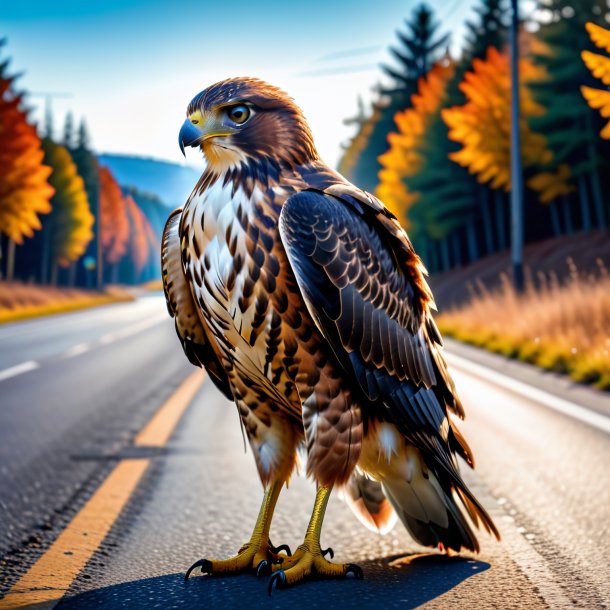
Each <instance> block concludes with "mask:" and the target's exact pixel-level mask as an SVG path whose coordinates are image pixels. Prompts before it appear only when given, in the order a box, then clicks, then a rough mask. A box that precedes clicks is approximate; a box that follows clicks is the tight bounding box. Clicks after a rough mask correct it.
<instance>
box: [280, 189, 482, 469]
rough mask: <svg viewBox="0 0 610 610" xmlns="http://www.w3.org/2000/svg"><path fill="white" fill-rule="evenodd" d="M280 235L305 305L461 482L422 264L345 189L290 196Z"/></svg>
mask: <svg viewBox="0 0 610 610" xmlns="http://www.w3.org/2000/svg"><path fill="white" fill-rule="evenodd" d="M280 234H281V237H282V242H283V244H284V247H285V248H286V252H287V254H288V259H289V261H290V264H291V266H292V267H293V270H294V272H295V276H296V279H297V283H298V285H299V288H300V289H301V291H302V293H303V296H304V299H305V302H306V303H307V307H308V309H309V311H310V313H311V315H312V317H313V319H314V320H315V321H316V324H317V325H318V327H319V329H320V331H321V332H322V334H323V335H324V336H325V338H326V339H327V340H328V341H329V343H330V345H331V346H332V349H333V351H334V353H335V354H336V355H337V357H338V359H339V361H340V362H341V363H342V365H343V367H344V368H345V370H346V371H347V372H348V373H349V374H350V376H352V377H355V379H356V380H357V381H358V383H359V385H360V388H361V390H362V391H363V392H364V394H365V395H366V397H367V398H368V399H369V400H370V401H371V403H382V408H383V409H384V411H383V412H384V413H385V414H386V416H387V417H389V418H390V419H391V420H393V421H395V422H396V423H397V424H398V425H399V427H400V429H401V430H402V431H403V433H404V434H405V435H406V436H407V437H408V438H409V440H410V442H413V444H415V445H416V446H417V447H418V448H420V449H422V450H424V451H426V453H428V455H431V456H433V457H434V459H436V460H437V461H438V462H439V463H441V464H442V465H443V467H444V468H446V469H448V470H449V471H451V473H452V475H454V476H456V477H459V475H458V474H457V469H456V468H455V458H454V453H457V454H459V455H463V456H465V457H467V459H468V461H469V462H471V461H472V459H471V456H470V450H469V449H468V446H467V445H466V444H465V443H463V444H462V437H461V435H460V434H459V433H456V434H451V433H450V430H451V423H450V422H449V420H448V416H447V411H448V410H451V411H453V412H455V413H456V414H458V415H460V416H462V415H463V409H462V406H461V404H460V401H459V399H458V397H457V395H456V392H455V388H454V386H453V382H452V381H451V378H450V376H449V373H448V372H447V367H446V365H445V362H444V359H443V356H442V354H441V352H440V335H439V333H438V330H437V329H436V326H435V325H434V321H433V320H432V318H431V315H430V307H431V306H432V300H431V295H430V292H429V289H428V287H427V285H426V282H425V279H424V275H423V274H424V271H423V266H422V265H421V262H420V261H419V258H418V257H417V256H416V255H415V253H414V251H413V248H412V247H411V244H410V242H409V240H408V238H407V236H406V234H405V233H404V231H403V230H402V229H401V228H400V227H399V225H398V224H397V223H395V222H394V220H393V219H392V217H391V216H390V215H389V213H388V212H387V211H386V210H385V208H384V207H383V206H382V205H381V204H380V203H379V202H378V201H377V200H376V199H375V198H373V197H372V196H371V195H369V194H366V193H363V192H361V191H358V190H357V189H355V188H354V187H351V186H349V185H335V186H333V187H331V188H329V189H326V190H325V191H317V190H314V189H312V190H306V191H302V192H300V193H297V194H295V195H293V196H292V197H290V198H289V199H288V201H287V202H286V203H285V204H284V206H283V209H282V213H281V216H280Z"/></svg>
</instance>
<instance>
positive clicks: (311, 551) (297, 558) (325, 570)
mask: <svg viewBox="0 0 610 610" xmlns="http://www.w3.org/2000/svg"><path fill="white" fill-rule="evenodd" d="M330 492H331V488H330V487H325V486H320V487H318V491H317V493H316V501H315V504H314V508H313V513H312V515H311V520H310V522H309V526H308V527H307V532H306V534H305V540H304V541H303V544H302V545H301V546H299V548H298V549H297V550H296V552H295V553H294V555H293V556H292V557H288V558H286V559H285V560H284V562H283V563H282V564H281V565H279V566H274V567H273V570H274V572H273V574H272V576H271V579H270V580H269V587H268V591H269V595H271V594H272V593H273V591H274V589H283V588H284V587H287V586H289V585H293V584H295V583H297V582H300V581H301V580H304V579H305V578H307V577H308V576H313V575H317V576H323V577H328V578H341V577H352V578H357V579H359V580H361V579H362V578H363V573H362V570H361V569H360V567H358V566H357V565H355V564H353V563H349V564H347V563H331V562H330V561H327V560H326V559H325V558H324V555H326V554H327V553H329V554H330V555H331V557H332V555H333V553H332V549H326V550H324V551H322V549H321V548H320V532H321V530H322V522H323V519H324V513H325V512H326V505H327V504H328V498H329V497H330Z"/></svg>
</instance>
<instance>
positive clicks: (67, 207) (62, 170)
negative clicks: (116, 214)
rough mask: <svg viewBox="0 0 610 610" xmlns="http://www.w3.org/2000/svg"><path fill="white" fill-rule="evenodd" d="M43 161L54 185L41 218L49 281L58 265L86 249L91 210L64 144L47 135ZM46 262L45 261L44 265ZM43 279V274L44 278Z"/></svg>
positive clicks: (90, 233)
mask: <svg viewBox="0 0 610 610" xmlns="http://www.w3.org/2000/svg"><path fill="white" fill-rule="evenodd" d="M43 149H44V152H45V162H46V163H48V164H49V165H50V166H51V167H52V168H53V173H52V174H51V177H50V182H51V185H52V186H53V188H54V189H55V195H54V196H53V199H52V204H53V211H52V212H51V214H50V215H49V216H48V217H47V218H46V219H45V220H44V222H43V231H44V233H45V235H44V242H45V246H47V247H44V248H43V249H44V250H45V252H44V253H43V256H48V258H49V259H50V260H47V261H45V263H46V264H47V265H48V263H50V264H51V270H52V272H51V283H53V284H55V283H56V282H57V267H58V266H59V267H69V266H70V265H71V264H72V263H74V262H76V261H77V260H78V259H79V258H80V257H81V256H82V255H83V254H84V252H85V250H86V249H87V246H88V245H89V242H90V241H91V240H92V239H93V231H92V227H93V222H94V218H93V214H92V213H91V210H90V208H89V200H88V199H87V192H86V191H85V183H84V182H83V179H82V178H81V176H79V174H78V172H77V169H76V165H75V164H74V161H73V160H72V157H71V156H70V153H69V152H68V150H67V149H66V148H64V147H63V146H60V145H59V144H55V143H54V142H52V141H51V140H50V139H48V138H46V139H45V140H44V141H43ZM45 266H46V265H45ZM43 280H44V278H43Z"/></svg>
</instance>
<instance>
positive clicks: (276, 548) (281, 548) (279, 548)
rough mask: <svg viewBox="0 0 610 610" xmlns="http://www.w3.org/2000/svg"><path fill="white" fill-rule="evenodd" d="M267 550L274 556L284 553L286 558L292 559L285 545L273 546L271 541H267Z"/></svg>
mask: <svg viewBox="0 0 610 610" xmlns="http://www.w3.org/2000/svg"><path fill="white" fill-rule="evenodd" d="M269 550H270V551H271V552H272V553H275V554H276V555H279V553H280V551H286V555H288V557H292V551H291V550H290V547H289V546H288V545H287V544H280V546H273V544H272V543H271V540H269Z"/></svg>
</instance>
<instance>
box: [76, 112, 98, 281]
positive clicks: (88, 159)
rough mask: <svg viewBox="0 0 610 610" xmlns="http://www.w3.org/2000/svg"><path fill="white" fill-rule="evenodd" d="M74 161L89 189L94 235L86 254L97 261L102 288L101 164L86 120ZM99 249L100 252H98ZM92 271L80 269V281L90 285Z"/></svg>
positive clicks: (82, 127) (78, 137) (77, 144)
mask: <svg viewBox="0 0 610 610" xmlns="http://www.w3.org/2000/svg"><path fill="white" fill-rule="evenodd" d="M70 152H71V154H72V158H73V159H74V163H76V167H77V169H78V173H79V174H80V175H81V176H82V178H83V180H84V182H85V189H86V191H87V199H88V200H89V206H90V208H91V213H92V214H93V217H94V225H93V233H94V237H93V239H92V240H91V242H89V246H88V247H87V252H86V256H87V257H89V258H91V259H93V260H95V261H96V271H97V273H96V276H97V280H98V281H97V282H95V283H96V285H97V288H98V289H101V288H102V278H103V256H101V245H100V247H98V240H99V223H98V213H99V192H100V178H99V164H98V162H97V158H96V156H95V155H94V154H93V152H92V151H91V150H90V149H89V134H88V132H87V126H86V124H85V121H84V120H82V121H81V122H80V125H79V128H78V133H77V136H76V147H75V148H72V149H71V150H70ZM98 250H99V253H98ZM90 273H91V271H87V270H86V269H84V268H81V269H79V270H78V274H79V281H80V283H83V284H86V285H88V286H90V285H91V284H92V283H93V282H91V277H90V276H87V274H90Z"/></svg>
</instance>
